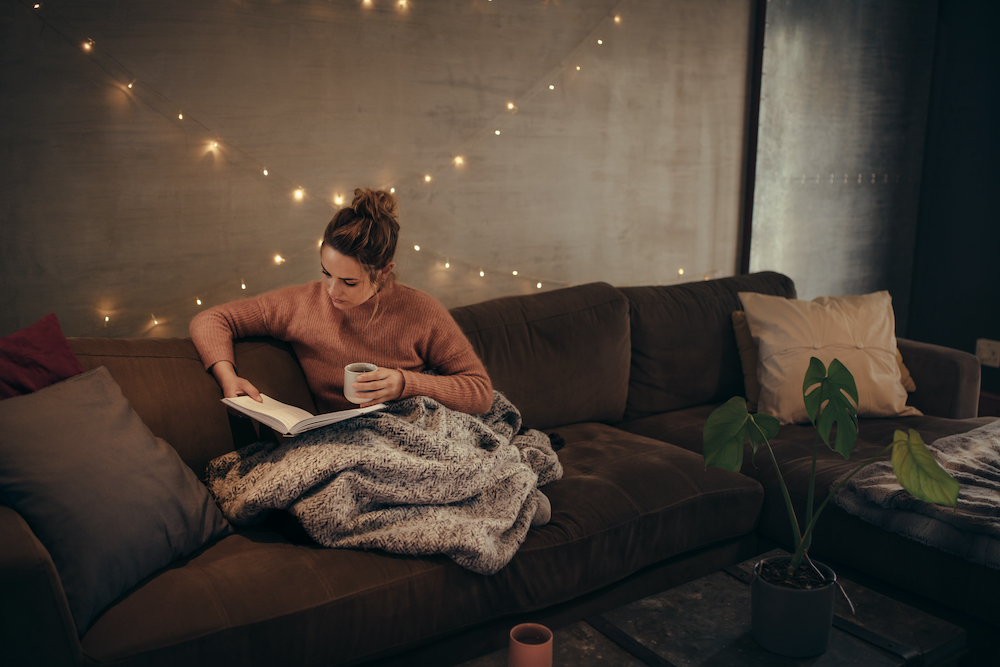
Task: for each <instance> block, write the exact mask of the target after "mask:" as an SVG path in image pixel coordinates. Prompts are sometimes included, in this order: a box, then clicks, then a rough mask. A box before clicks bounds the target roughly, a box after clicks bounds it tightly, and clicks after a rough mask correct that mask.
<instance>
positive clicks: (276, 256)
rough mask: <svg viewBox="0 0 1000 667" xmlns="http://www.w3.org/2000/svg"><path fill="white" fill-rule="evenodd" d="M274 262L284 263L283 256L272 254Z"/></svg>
mask: <svg viewBox="0 0 1000 667" xmlns="http://www.w3.org/2000/svg"><path fill="white" fill-rule="evenodd" d="M274 263H275V264H284V263H285V258H284V257H282V256H281V255H275V256H274Z"/></svg>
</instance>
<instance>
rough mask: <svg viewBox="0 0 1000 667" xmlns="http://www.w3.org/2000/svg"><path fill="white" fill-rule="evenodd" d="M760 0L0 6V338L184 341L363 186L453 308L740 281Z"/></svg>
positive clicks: (64, 0) (267, 280)
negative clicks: (579, 288) (521, 297)
mask: <svg viewBox="0 0 1000 667" xmlns="http://www.w3.org/2000/svg"><path fill="white" fill-rule="evenodd" d="M751 6H752V2H750V1H748V0H671V1H670V2H642V1H639V0H635V1H630V0H624V1H621V2H618V1H612V0H581V1H574V2H538V1H535V0H533V1H531V2H528V1H519V2H518V1H513V0H504V1H503V2H499V1H498V2H490V1H488V0H466V1H463V2H455V1H453V0H411V1H410V2H409V5H408V6H407V7H406V8H402V7H400V6H399V5H398V4H397V2H395V1H394V2H388V1H387V0H374V1H373V3H372V4H371V6H368V5H366V4H364V3H363V2H361V1H354V0H351V1H346V0H343V1H342V0H332V1H329V0H304V1H302V2H235V1H234V2H210V3H205V2H195V1H193V0H172V1H171V2H154V1H152V0H132V1H130V2H113V1H111V0H76V1H73V2H71V1H69V0H48V1H46V2H44V3H42V6H41V7H40V8H39V9H38V10H33V9H32V8H31V3H30V2H29V3H24V2H15V1H13V0H3V1H2V2H0V225H2V234H3V236H2V238H3V244H2V250H0V280H2V285H3V290H2V300H0V335H4V334H7V333H10V332H12V331H15V330H17V329H19V328H21V327H24V326H27V325H28V324H30V323H32V322H34V321H36V320H37V319H39V318H40V317H41V316H43V315H44V314H46V313H48V312H55V313H56V314H57V315H58V316H59V318H60V321H61V322H62V325H63V328H64V331H65V332H66V333H67V334H68V335H114V336H145V335H153V336H172V335H180V336H183V335H186V331H187V323H188V322H189V321H190V318H191V317H192V316H193V315H194V314H195V313H196V312H197V310H198V309H199V308H203V307H206V306H209V305H213V304H215V303H220V302H224V301H227V300H231V299H233V298H238V297H240V296H245V295H251V294H256V293H259V292H262V291H266V290H269V289H273V288H275V287H278V286H281V285H286V284H293V283H298V282H304V281H307V280H312V279H315V278H316V277H317V269H318V259H317V251H316V243H317V241H318V239H319V237H320V235H321V232H322V229H323V227H324V225H325V223H326V222H327V221H328V220H329V218H330V217H331V216H332V214H333V212H334V211H335V210H336V208H337V203H336V201H337V200H336V197H337V196H344V197H346V198H347V201H348V202H349V200H350V193H351V191H352V189H353V188H354V187H356V186H359V185H369V186H372V187H395V188H396V192H397V195H398V196H399V199H400V203H401V213H402V225H403V243H402V244H401V250H400V252H399V256H398V258H397V259H398V262H399V275H400V278H401V280H402V281H403V282H406V283H408V284H411V285H414V286H416V287H419V288H422V289H425V290H426V291H429V292H430V293H432V294H433V295H435V296H436V297H438V298H439V299H441V300H442V301H443V302H444V303H445V304H447V305H449V306H451V305H458V304H463V303H469V302H474V301H478V300H481V299H484V298H489V297H494V296H499V295H505V294H514V293H523V292H528V291H533V290H536V289H539V288H538V287H537V286H536V285H537V284H538V283H539V282H540V283H541V284H542V287H541V289H551V288H554V287H559V286H563V285H570V284H578V283H583V282H588V281H592V280H604V281H608V282H611V283H613V284H617V285H627V284H646V283H670V282H678V281H686V280H690V279H701V278H703V277H719V276H725V275H732V274H733V273H735V272H736V270H737V266H738V259H739V257H738V255H739V247H740V238H739V230H740V217H741V210H740V204H741V201H742V189H741V188H742V183H743V164H744V155H743V151H744V146H745V143H746V137H745V129H744V125H745V118H746V112H747V101H746V98H747V78H748V77H747V72H748V56H749V54H750V53H751V45H750V40H751V35H750V33H751V30H750V14H751ZM616 16H618V17H620V20H619V21H616V20H615V17H616ZM86 40H93V46H92V47H91V48H90V50H86V49H85V48H84V47H83V44H84V42H85V41H86ZM598 40H602V41H603V43H602V44H599V43H598ZM578 67H579V69H577V68H578ZM129 83H131V84H132V88H128V87H127V86H128V84H129ZM550 85H551V86H553V88H552V89H550V88H549V86H550ZM508 103H513V104H514V105H515V106H516V108H515V109H513V110H511V109H508V106H507V105H508ZM181 113H182V114H183V119H180V118H178V114H181ZM498 129H499V130H500V135H497V134H495V131H496V130H498ZM215 142H218V146H213V143H215ZM458 156H461V157H462V159H463V163H462V164H461V165H457V164H456V163H455V158H456V157H458ZM265 168H266V169H267V170H268V175H267V176H264V174H263V170H264V169H265ZM425 175H430V176H431V180H430V182H427V181H426V180H425ZM300 187H301V188H303V189H304V193H305V194H304V197H303V198H302V200H301V201H299V200H296V199H295V198H294V197H293V191H294V190H295V189H296V188H300ZM414 245H419V246H420V247H421V250H420V251H419V252H416V251H415V250H414V249H413V246H414ZM276 255H281V256H282V257H283V258H285V259H286V261H285V262H284V263H283V264H280V265H279V264H276V263H275V261H274V257H275V256H276ZM446 262H447V263H449V265H450V268H447V269H446V268H444V265H445V263H446ZM681 269H683V270H684V273H683V275H681V273H680V271H681ZM514 270H517V271H518V272H519V275H518V276H517V277H514V276H513V275H512V273H511V272H512V271H514ZM480 271H483V272H484V273H485V277H480V275H479V272H480ZM241 284H245V285H246V289H245V290H243V289H241V287H240V285H241ZM196 299H201V301H202V305H201V306H199V305H197V303H196ZM154 316H155V318H156V320H157V321H158V324H156V325H154V324H153V318H154ZM105 318H109V319H108V321H107V322H105Z"/></svg>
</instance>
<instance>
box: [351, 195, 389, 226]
mask: <svg viewBox="0 0 1000 667" xmlns="http://www.w3.org/2000/svg"><path fill="white" fill-rule="evenodd" d="M351 208H353V209H354V212H355V213H356V214H357V215H359V216H361V217H363V218H367V219H369V220H376V219H378V218H381V217H388V218H392V219H393V220H396V219H397V216H398V214H397V211H396V208H397V204H396V197H395V196H393V195H392V194H390V193H388V192H386V191H385V190H371V189H369V188H357V189H356V190H355V191H354V199H353V200H352V201H351Z"/></svg>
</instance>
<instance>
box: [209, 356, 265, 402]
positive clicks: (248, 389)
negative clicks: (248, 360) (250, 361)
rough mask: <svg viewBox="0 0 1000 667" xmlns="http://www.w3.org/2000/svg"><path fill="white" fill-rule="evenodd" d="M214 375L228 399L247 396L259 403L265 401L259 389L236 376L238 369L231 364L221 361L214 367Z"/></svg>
mask: <svg viewBox="0 0 1000 667" xmlns="http://www.w3.org/2000/svg"><path fill="white" fill-rule="evenodd" d="M212 375H214V376H215V379H216V381H217V382H218V383H219V386H220V387H221V388H222V395H223V396H225V397H226V398H236V397H237V396H241V395H243V394H246V395H247V396H249V397H250V398H252V399H253V400H255V401H257V402H258V403H260V402H262V401H263V400H264V399H262V398H261V397H260V392H259V391H257V387H255V386H253V385H252V384H250V382H249V381H248V380H245V379H243V378H241V377H240V376H239V375H237V374H236V368H235V367H234V366H233V364H232V363H231V362H228V361H220V362H219V363H217V364H215V365H214V366H212Z"/></svg>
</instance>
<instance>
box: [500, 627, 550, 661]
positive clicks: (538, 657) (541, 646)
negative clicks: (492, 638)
mask: <svg viewBox="0 0 1000 667" xmlns="http://www.w3.org/2000/svg"><path fill="white" fill-rule="evenodd" d="M507 667H552V631H551V630H549V629H548V628H547V627H545V626H544V625H539V624H538V623H521V624H520V625H515V626H514V627H513V628H511V631H510V652H509V653H508V657H507Z"/></svg>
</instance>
